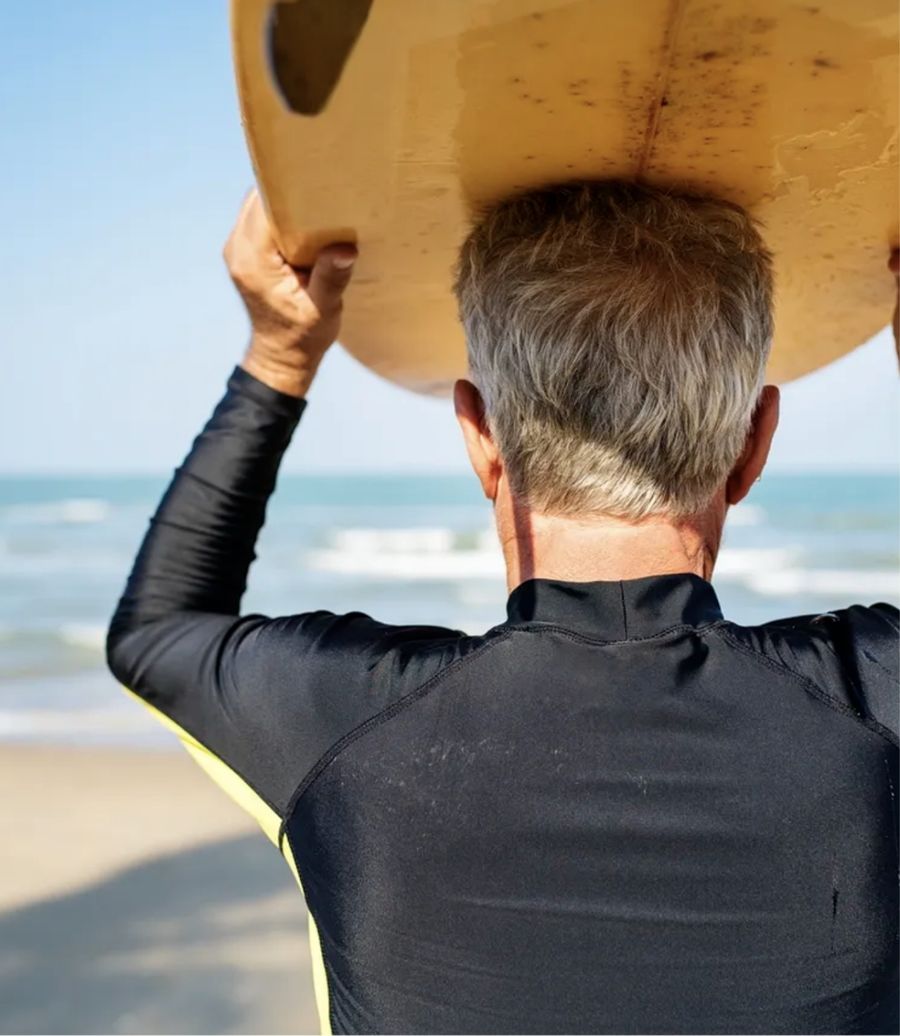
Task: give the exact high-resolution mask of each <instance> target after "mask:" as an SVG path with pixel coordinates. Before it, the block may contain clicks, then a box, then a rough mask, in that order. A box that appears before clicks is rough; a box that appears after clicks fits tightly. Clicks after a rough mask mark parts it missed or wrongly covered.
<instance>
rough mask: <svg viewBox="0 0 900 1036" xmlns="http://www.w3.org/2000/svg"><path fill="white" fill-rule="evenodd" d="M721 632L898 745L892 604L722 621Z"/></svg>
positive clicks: (899, 623)
mask: <svg viewBox="0 0 900 1036" xmlns="http://www.w3.org/2000/svg"><path fill="white" fill-rule="evenodd" d="M721 632H722V634H723V636H724V637H725V638H726V640H728V641H729V642H730V643H731V644H732V646H734V647H735V648H737V649H738V650H743V651H745V652H747V653H751V654H755V655H757V656H758V657H759V658H761V659H762V660H764V661H765V662H767V663H768V664H770V665H775V666H778V667H780V668H781V669H782V670H784V671H785V672H787V673H789V674H791V675H792V676H794V677H795V678H796V679H797V680H798V681H800V682H802V683H805V684H806V685H808V686H809V687H812V688H814V689H815V691H816V692H818V693H819V694H820V695H821V696H822V697H824V698H825V699H827V700H828V701H829V702H830V703H833V704H835V705H837V706H838V707H839V708H841V709H844V710H847V711H848V712H850V713H851V714H852V715H854V716H855V717H856V718H858V719H860V720H861V721H862V722H863V723H864V724H865V725H866V726H869V727H871V728H873V729H876V730H878V731H879V732H880V733H884V732H887V733H889V735H890V736H891V738H892V739H893V740H895V741H896V738H897V734H898V711H900V690H898V687H900V612H898V609H897V608H896V606H894V605H892V604H887V603H884V602H880V603H878V604H872V605H861V604H857V605H851V606H850V607H846V608H838V609H834V610H832V611H824V612H819V613H814V614H808V615H795V616H789V617H786V618H782V619H775V620H773V621H771V622H766V623H762V624H761V625H758V626H740V625H737V624H735V623H724V624H723V625H722V627H721Z"/></svg>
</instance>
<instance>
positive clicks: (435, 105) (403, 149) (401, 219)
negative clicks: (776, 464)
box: [231, 0, 900, 394]
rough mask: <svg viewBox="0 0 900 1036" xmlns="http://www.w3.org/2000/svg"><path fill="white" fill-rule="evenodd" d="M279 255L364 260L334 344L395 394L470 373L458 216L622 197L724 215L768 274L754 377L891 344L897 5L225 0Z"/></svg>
mask: <svg viewBox="0 0 900 1036" xmlns="http://www.w3.org/2000/svg"><path fill="white" fill-rule="evenodd" d="M231 12H232V40H233V52H234V64H235V71H236V79H237V87H238V95H239V99H240V106H241V113H242V121H243V124H244V129H245V132H246V137H247V142H248V145H249V149H250V154H251V157H252V161H253V165H254V169H255V172H256V176H257V179H258V183H259V187H260V190H261V193H262V196H263V199H264V202H265V204H266V206H267V210H268V213H269V216H270V219H271V220H272V223H273V226H274V228H275V231H276V236H277V239H278V242H279V247H280V248H281V249H282V251H283V252H284V254H285V255H286V256H287V257H288V259H289V261H291V262H292V263H294V264H295V265H298V266H305V265H309V264H310V263H311V262H312V260H313V259H314V256H315V254H316V252H317V251H318V249H319V248H321V247H322V246H324V245H325V244H327V243H329V242H334V241H345V240H352V241H357V242H358V244H359V250H360V256H359V260H358V262H357V266H356V269H355V272H354V276H353V281H352V283H351V285H350V288H349V290H348V292H347V295H346V299H345V305H344V314H343V324H342V333H341V342H342V344H343V345H344V346H345V347H346V348H347V349H348V350H349V351H350V352H351V353H352V354H353V355H354V356H355V357H356V358H357V359H359V360H360V361H361V362H362V363H364V364H365V365H366V366H368V367H369V368H371V369H372V370H373V371H376V372H377V373H378V374H380V375H383V376H384V377H386V378H388V379H390V380H392V381H394V382H396V383H398V384H400V385H404V386H406V387H408V388H410V389H413V390H416V391H419V392H426V393H435V394H444V393H446V392H447V391H449V389H450V387H451V385H452V382H453V380H454V379H455V378H457V377H461V376H465V371H466V361H465V342H464V337H463V333H462V328H461V325H460V323H459V320H458V316H457V312H456V303H455V300H454V298H453V296H452V292H451V281H452V267H453V263H454V260H455V258H456V253H457V250H458V247H459V245H460V243H461V241H462V240H463V237H464V235H465V233H466V230H467V227H468V225H469V221H470V219H471V217H472V213H473V212H476V211H478V209H479V207H480V206H482V205H485V204H490V203H491V202H492V201H496V200H499V199H501V198H503V197H506V196H508V195H510V194H512V193H513V192H518V191H525V190H528V189H529V188H532V187H535V186H538V185H541V184H546V183H553V182H560V181H565V180H573V179H584V178H592V179H593V178H606V177H624V178H629V179H635V180H642V181H644V182H647V183H654V184H665V185H674V186H676V187H679V188H682V189H686V190H691V191H702V192H706V193H709V194H715V195H718V196H720V197H723V198H727V199H730V200H732V201H735V202H738V203H739V204H741V205H743V206H745V207H746V208H747V209H749V210H750V211H751V212H752V213H754V214H755V215H756V216H757V217H758V218H759V219H760V220H761V221H762V223H763V226H764V234H765V237H766V240H767V242H768V244H769V246H770V247H771V248H772V249H773V251H774V253H775V257H776V279H777V285H776V333H775V341H774V344H773V350H772V358H771V363H770V369H769V375H770V377H771V379H773V380H774V381H776V382H784V381H788V380H790V379H792V378H796V377H798V376H800V375H802V374H805V373H807V372H809V371H812V370H815V369H816V368H818V367H821V366H822V365H823V364H826V363H828V362H830V361H832V360H834V359H836V358H837V357H839V356H841V355H843V354H844V353H846V352H848V351H849V350H851V349H853V348H855V347H856V346H858V345H859V344H861V343H862V342H864V341H866V340H867V339H868V338H870V337H871V336H872V335H873V334H875V333H876V332H877V331H878V330H879V329H880V328H882V327H884V326H885V325H886V324H887V323H888V321H889V319H890V314H891V309H892V306H893V295H892V293H893V287H892V278H891V276H890V274H889V273H888V269H887V258H888V253H889V249H890V247H891V246H893V245H896V243H897V240H898V158H897V150H898V147H897V143H898V89H897V84H898V21H900V15H898V7H897V3H896V0H427V2H423V0H375V2H372V0H232V8H231Z"/></svg>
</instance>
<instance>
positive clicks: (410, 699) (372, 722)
mask: <svg viewBox="0 0 900 1036" xmlns="http://www.w3.org/2000/svg"><path fill="white" fill-rule="evenodd" d="M723 621H724V620H720V622H723ZM720 622H713V623H709V624H708V625H706V626H691V625H689V624H687V623H677V624H675V625H673V626H668V627H667V628H666V629H664V630H660V631H659V632H658V633H654V634H652V635H649V636H646V637H629V638H628V639H627V640H597V639H595V638H591V637H586V636H583V635H582V634H580V633H576V632H575V630H571V629H569V628H568V627H566V626H558V625H555V624H551V623H525V624H517V625H515V626H495V627H494V628H493V629H492V630H489V631H488V633H487V634H486V636H490V637H491V639H490V640H487V641H485V643H484V644H482V645H480V646H479V647H477V648H476V649H475V650H474V651H472V652H471V653H470V654H468V655H464V656H463V657H462V658H457V659H455V660H454V661H453V662H451V663H450V664H449V665H447V666H446V667H445V668H444V669H441V670H440V671H439V672H437V673H435V674H434V675H433V676H431V677H429V678H428V679H427V680H426V681H425V683H423V684H420V685H419V686H418V687H416V688H415V689H414V690H412V691H409V692H408V693H407V694H405V695H403V696H402V697H401V698H398V699H397V700H396V701H393V702H391V704H390V705H386V706H385V707H384V708H383V709H381V710H380V711H379V712H376V713H375V714H374V715H373V716H370V717H369V718H368V719H365V720H363V721H362V723H359V724H357V725H356V726H355V727H353V728H352V729H351V730H349V731H348V732H347V733H346V734H344V735H342V737H340V738H339V739H338V740H337V741H335V742H334V743H333V744H332V745H331V746H330V747H329V748H328V749H327V750H326V751H325V752H323V753H322V755H320V756H319V758H318V759H317V760H316V763H315V764H314V766H313V767H312V769H311V770H309V771H308V773H307V774H306V775H305V776H304V778H303V779H302V780H301V781H300V783H299V784H298V785H297V787H296V788H295V789H294V792H293V794H292V795H291V797H290V799H289V800H288V804H287V806H286V808H285V811H284V818H283V820H282V821H281V827H280V829H279V832H278V845H279V847H280V846H281V843H282V841H283V840H284V837H285V832H286V830H287V824H288V820H289V819H290V817H291V816H292V814H293V812H294V810H295V809H296V807H297V803H298V802H299V801H300V799H301V798H302V797H303V796H304V795H305V794H306V792H307V791H308V790H309V788H310V787H311V785H312V784H313V783H314V782H315V781H316V780H317V779H318V778H319V777H320V776H321V775H322V773H323V772H324V771H325V770H326V769H327V768H328V767H329V766H330V765H331V763H333V762H334V760H335V759H336V758H337V757H338V756H339V755H340V754H341V753H342V752H343V751H344V750H345V749H346V748H348V747H349V746H350V745H351V744H352V743H353V742H355V741H357V740H359V738H361V737H363V736H364V735H365V734H367V733H368V732H369V730H371V729H372V728H374V727H376V726H380V725H381V724H382V723H385V722H387V721H388V720H390V719H392V718H393V717H394V716H395V715H397V714H398V713H399V712H402V711H403V710H404V709H405V708H407V707H409V706H411V705H413V704H415V702H416V701H418V700H420V699H421V698H423V697H424V696H425V695H426V694H428V693H429V692H430V691H432V690H433V689H434V686H435V685H436V684H437V683H439V682H440V681H441V680H442V679H443V678H444V677H445V676H448V675H449V674H450V673H452V672H455V671H456V670H457V669H459V668H461V667H462V666H463V665H464V664H465V663H466V662H468V661H470V660H472V659H475V658H476V657H478V656H479V655H481V654H483V653H484V652H485V651H486V650H487V649H488V648H490V647H491V646H493V645H495V644H499V643H501V642H502V641H504V640H506V639H508V638H509V637H510V636H511V635H512V634H513V633H519V632H533V633H548V632H552V633H560V634H562V635H563V636H565V637H568V638H569V639H570V640H574V641H577V642H579V643H582V644H589V645H592V646H595V647H613V646H618V645H621V644H632V643H647V642H649V641H654V640H660V639H663V638H665V637H667V636H669V635H670V634H672V633H674V632H683V631H691V632H693V633H695V634H696V635H697V636H700V637H703V636H705V635H706V634H707V633H710V632H712V630H713V629H715V628H716V627H717V626H718V625H719V624H720ZM491 634H495V635H494V636H491Z"/></svg>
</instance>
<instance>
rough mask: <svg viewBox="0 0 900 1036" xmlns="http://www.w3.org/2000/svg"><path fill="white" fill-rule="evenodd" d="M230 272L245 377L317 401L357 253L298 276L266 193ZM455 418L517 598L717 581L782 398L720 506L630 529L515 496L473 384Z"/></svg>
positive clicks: (754, 429)
mask: <svg viewBox="0 0 900 1036" xmlns="http://www.w3.org/2000/svg"><path fill="white" fill-rule="evenodd" d="M224 256H225V261H226V264H227V266H228V270H229V273H230V274H231V277H232V280H233V281H234V283H235V286H236V287H237V289H238V291H239V292H240V295H241V297H242V299H243V300H244V304H245V306H246V307H247V312H248V314H249V316H250V324H251V336H250V345H249V346H248V348H247V352H246V354H245V356H244V359H243V361H242V364H241V365H242V366H243V368H244V369H245V370H246V371H248V372H249V373H250V374H252V375H253V376H254V377H256V378H258V379H259V380H260V381H262V382H264V383H265V384H267V385H269V386H271V387H272V388H274V389H277V390H278V391H280V392H284V393H287V394H288V395H291V396H297V397H303V396H306V395H307V393H308V392H309V389H310V386H311V385H312V381H313V378H314V377H315V374H316V371H317V370H318V367H319V364H320V363H321V361H322V357H323V356H324V355H325V353H326V352H327V350H328V349H329V348H330V346H331V345H332V344H333V343H334V341H335V340H336V339H337V338H338V335H339V331H340V320H341V309H342V298H343V293H344V290H345V288H346V287H347V285H348V284H349V283H350V278H351V275H352V269H353V261H354V260H355V258H356V256H357V248H356V246H355V245H353V244H335V245H329V247H328V248H326V249H323V250H322V251H321V252H320V253H319V255H318V256H317V258H316V262H315V265H314V266H313V267H312V269H311V270H296V269H294V268H293V267H291V266H290V265H289V264H288V263H287V262H286V261H285V259H284V258H283V257H282V255H281V254H280V253H279V251H278V247H277V245H276V243H275V239H274V237H273V235H272V232H271V229H270V227H269V223H268V220H267V218H266V214H265V210H264V209H263V206H262V202H261V200H260V198H259V195H258V193H257V192H256V191H255V190H253V191H251V192H250V194H249V195H248V196H247V198H246V200H245V202H244V204H243V206H242V208H241V211H240V214H239V215H238V219H237V223H236V224H235V227H234V230H233V231H232V233H231V236H230V237H229V239H228V243H227V244H226V246H225V250H224ZM888 267H889V270H890V271H891V272H892V273H893V275H894V278H895V280H897V282H898V304H897V306H895V308H894V314H893V327H894V339H895V345H897V349H898V362H900V342H898V327H897V321H898V309H900V251H898V250H897V249H894V250H893V252H892V253H891V256H890V260H889V263H888ZM453 398H454V405H455V408H456V417H457V420H458V421H459V425H460V428H461V429H462V434H463V439H464V441H465V445H466V450H467V452H468V455H469V460H470V462H471V464H472V468H473V469H474V471H475V474H476V476H477V477H478V480H479V482H480V483H481V487H482V490H483V492H484V495H485V496H486V497H487V499H488V500H490V501H491V503H492V505H493V509H494V517H495V520H496V524H497V533H498V536H499V539H500V544H501V546H502V549H503V556H504V559H505V561H506V573H507V576H506V582H507V589H508V590H512V589H514V588H515V587H516V586H518V585H519V583H521V582H522V581H523V580H525V579H530V578H534V577H538V578H546V579H558V580H571V581H574V582H587V581H593V580H618V579H638V578H641V577H643V576H650V575H664V574H666V573H674V572H692V573H695V574H696V575H698V576H701V577H702V578H704V579H710V578H711V577H712V573H713V567H714V566H715V562H716V556H717V554H718V551H719V546H720V543H721V539H722V529H723V526H724V524H725V517H726V514H727V511H728V508H729V507H731V506H733V505H734V504H737V503H739V502H740V501H741V500H743V499H744V497H745V496H746V495H747V493H748V492H749V491H750V488H751V486H752V485H753V483H754V482H755V481H756V480H757V479H758V478H759V477H760V476H761V474H762V471H763V468H764V467H765V464H766V460H767V458H768V455H769V448H770V446H771V444H772V437H773V436H774V434H775V429H776V427H777V425H778V406H779V392H778V389H777V388H776V387H775V386H773V385H768V386H766V387H765V388H764V389H763V392H762V394H761V396H760V400H759V404H758V406H757V408H756V412H755V414H754V417H753V422H752V426H751V429H750V432H749V434H748V436H747V442H746V445H745V447H744V450H743V453H742V454H741V457H740V458H739V460H738V462H737V464H736V465H735V466H734V468H733V470H732V472H731V474H730V475H729V476H728V478H727V480H726V481H725V483H724V484H723V485H722V486H721V487H720V488H719V490H718V491H717V492H716V493H715V495H714V496H713V498H712V500H711V501H710V504H709V506H708V507H707V508H706V509H705V510H704V511H703V512H701V513H700V514H696V515H693V516H692V517H691V518H689V519H685V520H681V521H671V520H668V519H666V518H664V517H655V518H650V519H647V520H645V521H642V522H628V521H622V520H619V519H615V518H610V517H604V516H599V517H597V516H591V517H590V518H585V519H575V518H561V517H558V516H555V515H546V514H540V513H538V512H536V511H534V510H532V509H531V508H529V507H528V506H527V503H525V502H523V501H522V500H519V499H517V498H516V497H515V496H514V494H513V493H512V492H511V490H510V486H509V481H508V478H507V474H506V471H505V469H504V465H503V458H502V457H501V456H500V453H499V451H498V449H497V446H496V443H495V442H494V440H493V439H492V437H491V435H490V432H489V430H488V428H487V425H486V422H485V420H484V406H483V403H482V400H481V396H480V394H479V392H478V389H477V388H476V387H475V386H474V385H473V384H472V383H471V382H470V381H467V380H465V379H460V380H459V381H457V382H456V384H455V386H454V393H453Z"/></svg>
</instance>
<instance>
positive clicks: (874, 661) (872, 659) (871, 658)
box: [859, 647, 896, 680]
mask: <svg viewBox="0 0 900 1036" xmlns="http://www.w3.org/2000/svg"><path fill="white" fill-rule="evenodd" d="M859 651H860V654H862V655H865V657H866V658H867V659H868V660H869V661H870V662H871V663H872V665H874V666H877V667H878V668H879V669H880V670H881V671H882V672H883V673H884V675H885V676H887V677H890V679H891V680H895V679H896V676H895V675H894V674H893V673H892V672H891V671H890V669H888V668H887V666H884V665H882V664H881V662H879V661H878V659H877V658H875V656H874V655H872V654H870V652H868V651H867V650H866V649H865V648H864V647H860V649H859Z"/></svg>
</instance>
